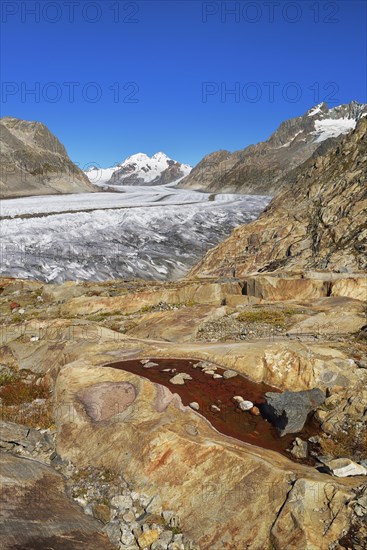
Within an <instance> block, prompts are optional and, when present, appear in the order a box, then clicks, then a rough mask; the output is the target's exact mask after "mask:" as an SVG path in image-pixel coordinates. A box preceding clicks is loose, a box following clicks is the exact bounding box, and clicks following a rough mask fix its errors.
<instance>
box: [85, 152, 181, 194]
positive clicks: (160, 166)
mask: <svg viewBox="0 0 367 550" xmlns="http://www.w3.org/2000/svg"><path fill="white" fill-rule="evenodd" d="M191 169H192V168H191V166H189V165H188V164H181V163H180V162H178V161H176V160H172V159H171V158H170V157H169V156H168V155H166V154H165V153H163V152H162V151H159V152H158V153H155V154H154V155H153V156H152V157H149V156H148V155H146V154H145V153H136V154H134V155H131V156H129V157H128V158H127V159H125V160H124V161H123V162H121V163H119V164H117V165H116V166H114V167H111V168H102V169H99V170H98V169H96V168H95V167H92V168H90V169H89V170H87V171H86V174H87V176H88V177H89V179H90V180H91V182H92V183H94V184H96V185H101V186H106V185H107V186H111V185H159V184H168V183H173V182H175V181H178V180H180V179H181V178H183V177H185V176H187V175H188V174H189V173H190V172H191Z"/></svg>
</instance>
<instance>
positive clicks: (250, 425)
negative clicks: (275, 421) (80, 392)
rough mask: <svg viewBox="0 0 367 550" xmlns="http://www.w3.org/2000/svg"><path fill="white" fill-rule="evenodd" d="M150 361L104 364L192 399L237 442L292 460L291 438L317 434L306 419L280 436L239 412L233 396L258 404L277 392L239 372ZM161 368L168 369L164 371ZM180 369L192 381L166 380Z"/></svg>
mask: <svg viewBox="0 0 367 550" xmlns="http://www.w3.org/2000/svg"><path fill="white" fill-rule="evenodd" d="M151 361H152V362H154V363H157V364H158V366H157V367H151V368H144V366H143V364H142V363H141V360H139V359H134V360H128V361H121V362H118V363H109V364H107V365H105V366H106V367H113V368H117V369H121V370H125V371H128V372H131V373H133V374H137V375H139V376H143V377H144V378H147V379H148V380H150V381H151V382H155V383H158V384H162V385H163V386H166V387H167V388H169V389H170V390H171V391H172V392H173V393H177V394H178V395H179V396H180V397H181V400H182V403H183V404H184V405H189V403H191V402H193V401H196V402H197V403H198V404H199V407H200V409H199V411H198V412H199V413H200V414H202V415H203V416H205V418H207V419H208V420H209V422H210V423H211V424H212V425H213V426H214V427H215V428H216V429H217V430H218V431H219V432H221V433H223V434H225V435H229V436H231V437H234V438H236V439H239V440H240V441H245V442H247V443H252V444H253V445H257V446H259V447H264V448H266V449H272V450H274V451H277V452H279V453H281V454H284V455H286V456H288V457H289V458H292V459H294V458H293V456H292V455H291V454H290V453H289V452H287V449H289V448H290V447H291V446H292V445H291V443H292V441H294V439H295V437H296V436H298V437H301V438H302V439H307V438H308V437H310V436H311V435H315V434H316V433H317V427H316V424H315V423H314V422H313V421H312V420H309V421H308V422H307V424H306V425H305V427H304V429H303V430H302V432H299V433H297V434H288V435H286V436H284V437H280V436H279V434H278V432H277V430H276V428H275V427H274V426H273V425H272V424H270V423H269V422H268V421H267V420H266V419H264V418H263V417H262V416H253V415H251V414H250V413H249V412H243V411H241V410H239V409H238V407H237V406H236V404H235V403H234V402H233V397H234V396H235V395H240V396H242V397H243V398H244V399H247V400H249V401H252V402H253V403H254V404H255V405H257V406H260V407H261V404H263V403H265V393H266V392H269V391H273V392H279V391H280V390H279V389H277V388H274V387H272V386H269V385H267V384H263V383H256V382H253V381H251V380H249V379H248V378H246V377H245V376H243V375H240V374H239V375H238V376H236V377H235V378H230V379H228V380H226V379H224V378H219V379H214V378H213V377H212V375H208V374H205V373H204V372H203V371H202V369H200V368H194V367H193V365H195V364H197V363H198V362H200V360H195V359H191V360H187V359H167V358H165V359H159V358H158V359H157V358H151ZM165 369H170V370H171V371H170V372H164V370H165ZM172 369H174V372H172ZM224 370H225V369H221V368H220V367H218V366H217V370H216V371H215V372H216V373H217V374H223V372H224ZM180 372H185V373H187V374H189V375H190V376H191V377H192V380H187V381H186V382H185V385H183V386H180V385H174V384H172V383H171V382H170V379H171V378H172V377H173V376H174V375H175V374H177V373H180ZM212 405H216V406H217V407H219V408H220V412H215V411H213V410H212V408H211V406H212ZM304 462H305V461H304ZM306 462H307V460H306ZM308 462H310V461H308Z"/></svg>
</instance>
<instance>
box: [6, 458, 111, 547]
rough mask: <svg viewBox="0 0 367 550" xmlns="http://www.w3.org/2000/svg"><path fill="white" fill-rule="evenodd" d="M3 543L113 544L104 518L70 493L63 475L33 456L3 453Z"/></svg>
mask: <svg viewBox="0 0 367 550" xmlns="http://www.w3.org/2000/svg"><path fill="white" fill-rule="evenodd" d="M0 479H1V488H2V506H1V511H0V515H1V519H2V524H3V527H2V529H1V532H0V546H1V548H2V549H4V550H8V549H9V550H10V549H12V550H14V549H16V548H19V549H20V548H29V549H34V550H36V549H42V548H44V549H46V548H55V549H56V548H57V549H60V550H61V549H64V550H81V549H82V548H88V549H91V550H101V549H106V550H113V548H115V547H114V546H113V545H112V544H111V543H110V542H109V540H108V538H107V537H106V536H105V535H104V534H103V533H102V524H101V523H100V522H98V521H97V520H95V519H94V518H92V517H90V516H86V515H85V514H84V513H83V511H82V509H81V508H80V507H79V506H78V505H77V504H75V503H74V502H73V501H72V500H71V499H69V498H68V497H67V496H66V495H65V493H64V479H63V477H62V476H61V475H60V474H58V473H57V472H55V471H54V470H53V469H52V468H50V467H49V466H46V465H44V464H41V463H39V462H37V461H35V460H29V459H26V458H19V457H15V456H12V455H10V454H7V453H0Z"/></svg>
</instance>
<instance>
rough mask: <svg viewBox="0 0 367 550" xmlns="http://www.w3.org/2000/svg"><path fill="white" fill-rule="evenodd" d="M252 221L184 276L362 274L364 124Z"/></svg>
mask: <svg viewBox="0 0 367 550" xmlns="http://www.w3.org/2000/svg"><path fill="white" fill-rule="evenodd" d="M283 181H285V182H286V190H285V191H283V192H282V193H281V194H279V195H278V196H277V197H276V198H275V199H274V200H273V201H272V202H271V203H270V205H269V206H268V207H267V208H266V209H265V211H264V213H263V214H262V215H261V216H260V218H259V219H258V220H257V221H255V222H253V223H251V224H249V225H246V226H241V227H239V228H236V229H235V230H234V231H233V233H232V234H231V236H230V237H229V238H228V239H227V240H226V241H224V242H223V243H221V244H220V245H218V246H217V247H216V248H214V249H212V250H210V251H209V252H208V254H207V255H206V256H205V258H204V259H203V261H202V262H201V263H200V264H199V265H197V266H196V267H195V268H194V270H193V271H192V272H191V275H200V276H202V275H204V276H208V275H219V274H221V275H233V274H236V275H238V276H240V275H244V274H248V273H251V272H261V271H268V272H269V271H274V270H276V271H281V270H283V271H284V270H288V271H297V270H301V269H302V270H304V269H328V270H331V271H339V272H343V271H353V270H355V271H362V270H363V269H365V267H366V263H365V262H366V254H365V252H366V238H367V221H366V220H367V216H366V213H367V211H366V209H367V187H366V182H367V117H363V118H361V119H360V121H359V123H358V125H357V127H356V129H355V130H354V131H353V132H352V133H350V134H348V135H347V136H345V137H344V138H339V140H337V141H336V142H335V143H333V147H324V146H323V145H321V146H320V148H319V149H318V151H317V152H316V153H315V154H314V155H313V157H312V158H310V159H309V160H308V161H306V162H305V163H304V164H303V165H302V166H300V167H298V168H296V169H295V170H293V171H292V172H291V173H290V174H289V175H288V176H287V178H286V180H283Z"/></svg>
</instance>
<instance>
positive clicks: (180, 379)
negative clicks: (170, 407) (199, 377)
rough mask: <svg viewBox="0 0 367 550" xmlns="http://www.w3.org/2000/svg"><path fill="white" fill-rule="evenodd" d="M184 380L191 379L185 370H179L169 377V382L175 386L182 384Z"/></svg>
mask: <svg viewBox="0 0 367 550" xmlns="http://www.w3.org/2000/svg"><path fill="white" fill-rule="evenodd" d="M185 380H192V377H191V376H190V375H189V374H186V372H179V373H178V374H176V376H174V377H173V378H171V379H170V382H171V384H175V385H176V386H183V385H184V384H185Z"/></svg>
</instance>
